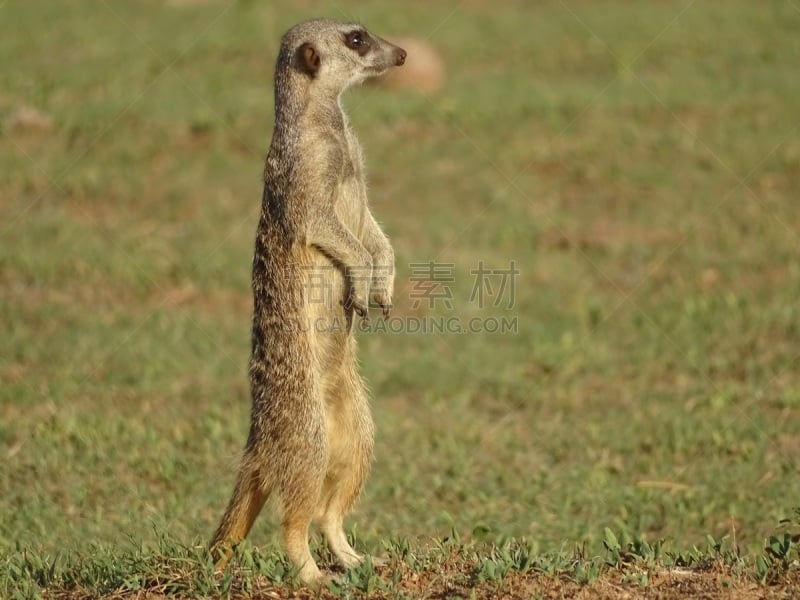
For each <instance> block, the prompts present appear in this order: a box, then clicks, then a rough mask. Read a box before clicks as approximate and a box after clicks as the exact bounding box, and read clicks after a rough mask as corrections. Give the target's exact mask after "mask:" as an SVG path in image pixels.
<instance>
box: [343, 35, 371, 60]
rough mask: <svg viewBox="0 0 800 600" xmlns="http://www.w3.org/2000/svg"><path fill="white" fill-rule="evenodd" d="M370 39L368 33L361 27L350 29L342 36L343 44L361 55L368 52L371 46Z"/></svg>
mask: <svg viewBox="0 0 800 600" xmlns="http://www.w3.org/2000/svg"><path fill="white" fill-rule="evenodd" d="M370 41H371V40H370V37H369V34H368V33H367V32H366V31H364V30H361V29H357V30H355V31H351V32H350V33H347V34H345V36H344V43H345V45H346V46H347V47H348V48H350V49H351V50H355V51H356V52H358V53H359V54H360V55H361V56H364V55H365V54H366V53H367V52H369V49H370V46H371V44H370Z"/></svg>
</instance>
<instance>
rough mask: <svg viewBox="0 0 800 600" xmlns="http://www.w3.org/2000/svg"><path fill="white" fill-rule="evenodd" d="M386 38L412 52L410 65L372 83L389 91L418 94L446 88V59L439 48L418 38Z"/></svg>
mask: <svg viewBox="0 0 800 600" xmlns="http://www.w3.org/2000/svg"><path fill="white" fill-rule="evenodd" d="M382 37H384V36H382ZM385 39H387V40H389V41H390V42H391V43H393V44H395V45H396V46H400V47H401V48H403V49H404V50H405V51H406V52H407V53H408V57H407V58H406V64H405V65H403V66H402V67H399V68H393V69H389V70H388V71H387V72H386V73H385V74H383V75H381V76H380V77H377V78H375V79H372V80H370V81H371V82H372V83H374V84H375V85H378V86H380V87H385V88H389V89H403V90H416V91H418V92H436V91H438V90H440V89H442V87H444V81H445V66H444V60H443V59H442V55H441V54H440V53H439V51H438V50H436V48H434V47H433V46H432V45H431V44H429V43H428V42H426V41H423V40H419V39H416V38H407V37H395V36H391V35H387V36H385Z"/></svg>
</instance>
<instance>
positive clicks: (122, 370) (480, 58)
mask: <svg viewBox="0 0 800 600" xmlns="http://www.w3.org/2000/svg"><path fill="white" fill-rule="evenodd" d="M318 16H325V17H329V18H334V19H340V20H357V21H360V22H362V23H363V24H365V25H366V26H367V27H368V28H369V29H370V30H371V31H372V32H374V33H376V34H377V35H380V36H381V37H385V38H387V39H389V40H392V39H395V38H397V39H402V38H409V37H410V38H414V40H415V41H416V42H418V43H419V44H421V45H422V46H421V47H422V48H425V49H426V50H430V51H431V52H433V53H434V54H433V56H435V57H437V58H436V59H435V60H438V61H441V62H440V63H436V64H437V65H438V66H437V67H435V68H436V69H439V70H438V71H437V72H436V73H437V75H436V77H435V78H434V82H433V84H430V82H427V83H425V82H424V81H422V79H423V78H424V77H425V75H424V74H423V75H419V76H414V77H411V78H410V79H408V80H406V81H404V82H400V83H396V85H393V86H391V87H388V86H380V85H378V86H364V87H363V88H360V89H354V90H352V91H350V92H348V93H347V95H346V98H345V101H344V103H345V106H346V107H347V109H348V112H349V114H350V116H351V120H352V123H353V126H354V128H355V130H356V132H357V133H358V135H359V137H360V140H361V142H362V144H363V146H364V148H365V153H366V158H367V170H368V173H369V178H370V194H371V202H372V210H373V213H374V214H375V215H376V217H377V218H378V219H379V221H380V222H382V224H383V226H384V229H385V230H386V231H387V233H388V234H389V236H390V237H391V239H392V241H393V243H394V246H395V250H396V253H397V267H398V278H397V288H396V293H395V304H396V308H395V313H394V314H395V317H396V318H397V319H398V321H396V322H395V323H400V325H399V326H398V327H396V329H397V331H365V332H362V333H360V334H359V338H360V343H361V350H362V351H361V357H362V363H363V372H364V374H365V376H366V377H367V379H368V381H369V383H370V387H371V389H372V391H373V395H374V403H373V406H374V413H375V419H376V423H377V448H376V462H375V465H374V469H373V473H372V475H371V477H370V479H369V481H368V483H367V487H366V490H365V493H364V495H363V496H362V499H361V502H360V504H359V507H358V509H357V511H356V515H355V516H354V518H353V519H351V521H350V526H353V527H354V528H355V529H354V530H353V531H354V533H355V535H356V536H357V537H358V538H359V542H358V543H359V544H363V545H365V546H367V547H376V548H380V542H381V540H383V539H386V538H389V537H391V536H400V537H408V538H411V539H415V538H418V537H422V536H431V535H432V536H443V535H448V534H449V532H450V531H451V530H456V531H457V532H459V533H460V534H461V536H462V537H464V538H470V537H472V538H479V539H487V540H491V541H495V540H498V539H501V538H504V537H507V536H515V537H525V538H527V539H529V540H532V541H533V542H534V544H535V545H538V546H539V547H540V548H541V549H542V550H558V549H559V548H562V547H564V546H566V547H570V546H571V545H572V544H576V543H587V544H588V545H589V547H590V548H595V547H598V546H599V543H600V540H601V539H602V532H603V528H604V527H611V528H613V529H614V530H615V531H620V530H622V531H625V532H628V533H630V534H631V535H637V536H638V535H641V536H645V537H646V538H647V539H650V540H655V539H668V540H672V541H673V542H674V544H675V545H677V546H681V547H688V546H691V545H692V544H694V543H699V542H700V541H702V540H704V539H705V535H706V534H712V535H713V536H716V537H721V536H725V535H728V536H733V537H734V539H735V543H737V544H739V545H740V546H742V547H745V548H752V547H757V546H759V545H760V544H761V543H762V540H763V538H764V537H765V536H767V535H769V534H771V533H772V532H773V531H774V529H775V526H776V524H777V523H778V521H779V519H781V518H783V517H785V516H787V515H788V514H790V513H791V510H792V508H793V507H795V506H797V505H798V497H800V480H798V477H797V472H798V460H799V459H800V416H798V408H799V407H800V374H799V373H798V366H799V365H800V363H799V362H798V358H800V323H798V319H799V317H800V312H799V309H798V302H797V299H798V295H800V258H799V257H800V252H798V250H799V244H798V232H799V231H800V212H798V192H799V191H800V139H799V137H798V124H800V77H798V76H797V65H798V58H800V56H799V55H800V36H798V35H797V32H798V30H800V4H798V3H797V2H793V1H777V0H776V1H770V2H760V3H755V2H748V1H745V0H731V1H729V2H724V3H723V2H699V1H692V0H661V1H658V2H656V1H650V2H634V1H632V0H603V1H602V2H597V1H590V0H552V1H551V0H541V1H537V2H524V1H513V0H501V1H499V2H485V1H480V0H465V1H463V2H460V3H459V2H452V3H434V4H432V3H427V2H421V1H410V2H406V3H403V4H402V5H400V4H397V3H395V4H393V5H387V4H385V3H377V2H355V1H349V0H348V1H345V0H342V1H337V2H310V1H307V2H288V1H277V2H270V3H266V2H263V3H262V2H256V1H254V0H253V1H244V0H241V1H233V0H231V1H225V0H205V1H199V0H194V1H192V0H182V1H178V0H172V1H167V2H163V1H161V2H156V1H135V2H134V1H130V2H118V1H107V2H55V1H44V0H41V1H36V2H23V1H21V0H8V1H6V2H2V3H0V551H8V550H11V549H13V548H14V547H15V546H17V545H19V546H20V547H22V548H25V547H30V548H40V549H44V550H47V551H50V550H52V551H55V550H69V549H81V548H84V547H86V546H88V545H89V544H91V543H94V542H98V541H99V542H107V543H126V542H127V540H129V539H132V540H134V542H135V543H137V544H138V543H143V544H145V545H146V544H148V543H151V542H152V541H153V540H154V539H155V538H156V537H157V535H159V534H160V533H166V534H168V535H170V536H174V537H175V538H177V539H178V540H181V541H184V542H185V543H193V542H204V541H205V540H207V539H208V537H209V536H210V534H211V533H212V530H213V528H214V527H215V525H216V522H217V519H218V518H219V517H220V515H221V513H222V510H223V508H224V506H225V503H226V502H227V500H228V497H229V494H230V492H231V489H232V485H233V478H234V474H235V467H236V461H237V457H238V453H239V450H240V449H241V447H242V445H243V443H244V440H245V436H246V431H247V425H248V414H249V397H248V383H247V372H246V368H247V360H248V353H249V343H250V332H249V328H250V311H251V299H250V288H249V286H250V265H251V260H252V249H253V238H254V234H255V227H256V223H257V219H258V215H259V210H260V198H261V187H262V183H261V173H262V166H263V160H264V156H265V153H266V149H267V146H268V144H269V140H270V138H271V127H272V111H273V105H272V72H273V68H274V60H275V55H276V52H277V47H278V42H279V38H280V35H281V34H282V33H283V32H284V31H285V30H286V29H287V28H288V27H290V26H291V25H293V24H294V23H296V22H298V21H301V20H304V19H307V18H311V17H318ZM412 64H414V56H413V54H412V56H410V58H409V68H410V67H411V65H412ZM417 66H419V67H420V68H422V69H423V70H424V65H417ZM481 269H483V270H484V271H486V272H488V278H486V279H484V278H483V276H482V275H476V271H480V270H481ZM517 271H518V272H517ZM481 272H483V271H481ZM504 273H505V275H504ZM503 281H505V282H506V284H507V285H505V286H503ZM512 284H513V285H512ZM479 292H482V293H483V294H485V295H484V296H483V297H482V299H481V298H478V296H479V295H480V294H479ZM421 294H422V295H421ZM479 300H480V301H479ZM414 319H416V320H414ZM437 319H455V321H454V322H455V323H457V324H458V325H459V326H460V327H462V329H461V330H460V331H461V332H458V331H455V330H448V331H445V332H444V333H439V332H436V333H422V332H419V331H417V332H413V331H410V330H409V329H410V327H409V326H408V324H409V323H428V324H431V323H435V322H437V321H436V320H437ZM503 319H505V321H503ZM376 320H377V315H375V316H374V317H373V321H376ZM492 320H495V321H492ZM493 322H504V323H508V324H509V327H508V330H506V331H504V332H502V333H501V332H494V333H492V332H491V331H487V329H489V327H486V326H485V325H486V324H487V323H493ZM470 323H477V324H478V326H477V328H474V330H473V329H470V330H468V331H465V330H464V329H463V328H468V327H469V324H470ZM275 520H276V517H275V514H274V511H272V510H269V511H265V512H264V514H263V516H262V518H261V519H260V520H259V521H258V522H257V526H256V528H255V530H254V531H253V532H252V534H251V538H250V539H251V541H252V542H253V543H256V544H269V543H274V542H275V541H276V538H275V534H274V531H275V529H274V524H275Z"/></svg>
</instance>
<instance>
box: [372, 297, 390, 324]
mask: <svg viewBox="0 0 800 600" xmlns="http://www.w3.org/2000/svg"><path fill="white" fill-rule="evenodd" d="M372 305H373V306H377V307H378V308H380V309H381V311H383V318H384V319H388V318H389V313H390V312H391V311H392V296H391V294H389V293H386V292H385V291H384V290H373V292H372Z"/></svg>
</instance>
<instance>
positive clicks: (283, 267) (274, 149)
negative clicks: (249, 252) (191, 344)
mask: <svg viewBox="0 0 800 600" xmlns="http://www.w3.org/2000/svg"><path fill="white" fill-rule="evenodd" d="M405 59H406V52H405V50H403V49H402V48H399V47H397V46H394V45H393V44H390V43H389V42H387V41H386V40H383V39H381V38H379V37H377V36H374V35H371V34H370V33H368V32H367V31H366V30H365V29H364V28H363V27H362V26H360V25H355V24H346V23H338V22H334V21H327V20H313V21H307V22H305V23H301V24H299V25H296V26H295V27H292V28H291V29H290V30H289V31H288V32H286V34H284V36H283V37H282V39H281V45H280V52H279V54H278V59H277V64H276V67H275V125H274V132H273V137H272V143H271V145H270V148H269V152H268V154H267V158H266V164H265V168H264V193H263V197H262V211H261V218H260V220H259V224H258V231H257V235H256V241H255V256H254V258H253V279H252V287H253V300H254V313H253V327H252V353H251V359H250V369H249V373H250V386H251V395H252V410H251V423H250V432H249V436H248V438H247V443H246V445H245V450H244V456H243V458H242V463H241V466H240V470H239V474H238V478H237V481H236V485H235V489H234V492H233V497H232V498H231V500H230V503H229V504H228V507H227V510H226V511H225V514H224V516H223V518H222V521H221V523H220V525H219V527H218V529H217V530H216V533H215V534H214V537H213V539H212V541H211V544H210V547H211V549H212V552H214V553H215V555H216V556H217V558H218V559H219V561H220V562H219V564H220V566H224V564H225V563H226V562H227V560H228V559H229V558H230V555H231V552H232V549H233V546H235V544H236V543H237V542H239V541H241V540H242V539H244V537H245V536H246V535H247V533H248V532H249V530H250V528H251V526H252V524H253V521H254V520H255V519H256V517H257V516H258V514H259V512H260V511H261V508H262V507H263V505H264V502H265V501H266V500H267V498H268V497H269V496H270V494H271V493H272V492H273V491H274V492H276V494H277V495H278V497H279V503H280V508H281V511H282V522H281V528H282V534H283V540H284V545H285V549H286V553H287V555H288V557H289V559H290V560H291V561H292V563H293V564H294V565H295V566H296V568H297V569H298V570H299V577H300V579H301V581H303V582H304V583H306V584H310V585H315V586H316V585H319V584H320V583H321V582H323V581H324V580H325V578H324V577H323V575H322V573H321V572H320V570H319V568H318V567H317V564H316V563H315V562H314V559H313V558H312V556H311V552H310V551H309V545H308V536H309V527H310V525H311V524H312V522H316V523H318V524H319V527H320V529H321V531H322V533H323V534H324V536H325V537H326V539H327V541H328V545H329V547H330V549H331V551H332V552H333V554H334V555H335V556H336V558H337V560H338V561H339V562H340V563H341V564H342V565H343V566H344V567H346V568H350V567H353V566H355V565H357V564H359V563H360V562H361V561H362V560H363V557H362V556H361V555H360V554H358V553H357V552H356V551H355V550H354V549H353V548H352V547H351V546H350V544H349V543H348V541H347V537H346V536H345V533H344V529H343V521H344V517H345V514H346V513H348V512H349V510H350V509H351V508H352V506H353V504H354V502H355V500H356V498H357V497H358V495H359V493H360V491H361V488H362V485H363V483H364V479H365V477H366V475H367V471H368V470H369V466H370V463H371V461H372V454H373V429H374V427H373V421H372V416H371V413H370V408H369V400H368V396H367V391H366V389H365V386H364V383H363V380H362V379H361V376H360V375H359V372H358V365H357V359H356V340H355V337H354V335H353V331H352V329H353V324H354V316H358V317H360V318H368V309H369V307H370V301H371V302H372V306H376V307H379V308H381V309H382V311H383V315H384V317H386V316H388V314H389V310H390V308H391V306H392V290H393V286H394V252H393V250H392V247H391V245H390V244H389V240H388V238H387V237H386V235H385V234H384V233H383V231H382V230H381V228H380V226H379V225H378V223H377V222H376V221H375V219H374V217H373V216H372V213H371V212H370V210H369V207H368V205H367V191H366V184H365V178H364V162H363V158H362V152H361V147H360V145H359V143H358V140H357V139H356V136H355V134H354V133H353V131H352V130H351V128H350V126H349V124H348V120H347V117H346V115H345V113H344V111H343V110H342V106H341V100H340V98H341V95H342V92H344V91H345V90H346V89H347V88H348V87H350V86H351V85H353V84H355V83H359V82H361V81H363V80H364V79H366V78H368V77H372V76H376V75H380V74H381V73H383V72H385V71H386V70H387V69H389V68H390V67H393V66H400V65H402V64H403V63H404V62H405ZM320 291H321V292H323V293H322V294H320V293H318V292H320Z"/></svg>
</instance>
